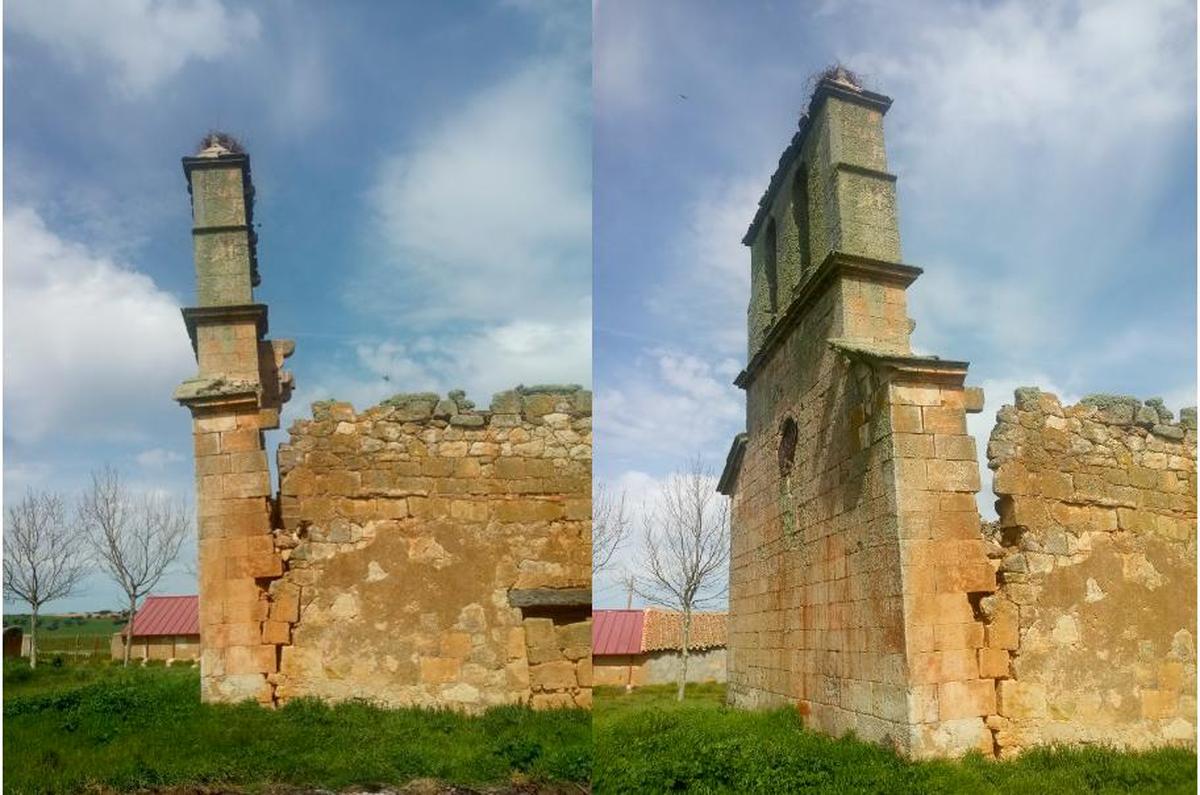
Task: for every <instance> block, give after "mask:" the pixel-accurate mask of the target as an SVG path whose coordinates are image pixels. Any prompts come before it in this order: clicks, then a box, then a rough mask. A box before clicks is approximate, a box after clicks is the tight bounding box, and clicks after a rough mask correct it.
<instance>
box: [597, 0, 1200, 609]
mask: <svg viewBox="0 0 1200 795" xmlns="http://www.w3.org/2000/svg"><path fill="white" fill-rule="evenodd" d="M1195 29H1196V20H1195V6H1194V4H1193V3H1190V2H1175V1H1174V0H1166V1H1161V2H1139V3H1127V2H1109V1H1106V0H1089V1H1088V2H1082V1H1078V2H1070V1H1064V0H1057V1H1055V2H1043V1H1042V0H1002V1H1001V2H988V3H981V2H958V3H956V2H919V1H917V2H904V3H892V2H858V1H855V0H846V1H844V2H791V3H787V2H758V3H754V2H744V3H722V2H696V1H689V2H655V3H645V2H638V1H637V0H603V1H602V2H600V3H599V4H598V7H597V11H596V15H595V21H594V54H593V58H594V74H595V77H594V95H595V143H594V146H595V174H596V177H595V193H594V221H593V223H594V256H595V259H594V273H595V283H594V297H593V300H594V306H595V332H594V333H595V360H594V366H595V390H596V400H595V405H596V412H597V417H596V445H597V446H596V463H595V471H596V477H597V479H598V480H604V481H606V482H608V483H611V484H615V487H616V488H623V489H625V490H626V491H627V493H628V494H629V495H630V501H631V503H632V504H633V505H635V506H636V505H639V504H641V503H642V501H643V500H647V499H650V498H652V496H653V494H654V492H655V490H656V489H657V488H658V486H659V484H661V482H662V481H663V479H664V478H666V477H667V476H668V475H669V474H670V473H671V472H672V471H674V470H675V469H677V468H678V467H680V466H681V465H682V464H683V463H684V460H685V459H686V458H687V457H688V456H690V455H695V454H699V455H701V456H702V457H703V458H704V459H705V460H706V461H707V462H708V463H709V465H710V466H711V467H712V468H713V469H714V470H715V471H719V469H720V467H721V466H722V465H723V463H724V456H725V453H726V451H727V450H728V447H729V442H730V440H731V438H732V436H733V435H734V434H735V433H737V432H738V431H739V430H741V429H742V427H743V407H744V403H743V398H742V394H741V393H740V391H739V390H737V389H736V388H735V387H733V386H732V385H731V382H732V380H733V378H734V376H735V375H736V374H737V372H738V371H739V370H740V368H741V366H742V365H743V363H744V360H745V310H746V298H747V294H748V286H749V269H748V266H749V257H748V254H747V252H746V250H745V249H744V247H742V246H741V245H740V242H739V241H740V239H741V237H742V234H743V233H744V232H745V229H746V227H747V225H748V224H749V222H750V219H751V217H752V216H753V212H754V209H755V205H756V202H757V199H758V197H759V196H760V195H761V193H762V190H763V188H764V187H765V185H766V183H767V180H768V178H769V177H770V174H771V172H772V171H773V170H774V168H775V164H776V162H777V159H778V157H779V154H780V152H781V151H782V149H783V147H784V146H785V145H786V144H787V142H788V140H789V138H790V136H791V135H792V133H793V131H794V130H795V125H796V120H797V117H798V116H799V114H800V111H801V109H802V108H803V107H804V105H805V104H806V99H807V93H808V89H809V87H810V83H809V79H810V76H811V75H812V74H814V73H815V72H817V71H819V70H820V69H822V68H823V67H825V66H827V65H829V64H830V63H832V62H834V61H836V60H840V61H842V62H844V63H845V64H846V65H847V66H849V67H850V68H852V69H854V70H856V71H857V72H859V73H860V74H861V75H863V76H864V78H865V81H866V83H867V86H868V87H869V88H872V89H874V90H878V91H880V92H882V93H885V94H888V95H889V96H891V97H893V99H894V100H895V104H894V105H893V107H892V110H891V111H890V113H889V114H888V116H887V119H886V134H887V142H888V155H889V163H890V166H891V169H892V170H893V171H894V172H896V173H897V174H898V175H899V182H898V191H899V202H900V204H899V208H900V209H899V212H900V225H901V235H902V247H903V252H904V259H905V261H906V262H909V263H911V264H914V265H918V266H920V267H923V268H924V269H925V274H924V275H923V276H922V277H921V278H920V279H919V280H918V281H917V282H916V284H915V285H914V286H913V287H912V288H910V290H909V296H910V307H909V308H910V314H911V315H912V316H913V317H914V318H915V320H916V322H917V327H916V332H915V334H914V337H913V342H914V345H915V346H916V347H917V348H918V349H920V350H921V351H922V352H926V353H933V354H937V355H941V356H944V357H947V358H961V359H967V360H969V361H970V362H971V370H970V379H969V382H970V383H973V384H975V385H979V386H983V387H984V388H985V390H986V394H987V400H988V403H987V408H986V411H985V412H984V414H982V415H975V416H973V417H972V418H971V430H972V432H973V433H974V434H975V436H976V438H977V440H978V442H979V447H980V451H981V453H982V451H983V449H984V447H985V446H986V438H987V435H988V433H989V432H990V430H991V426H992V424H993V422H994V418H995V412H996V410H997V409H998V408H999V407H1000V405H1002V404H1003V403H1005V402H1011V400H1012V390H1013V388H1014V387H1016V386H1019V385H1025V384H1028V385H1038V386H1041V387H1042V388H1044V389H1047V390H1050V391H1054V392H1056V393H1058V394H1059V395H1060V397H1062V398H1064V399H1066V400H1075V399H1078V398H1079V397H1082V396H1083V395H1085V394H1088V393H1091V392H1120V393H1128V394H1134V395H1138V396H1140V397H1143V398H1145V397H1151V396H1155V395H1160V396H1162V397H1164V398H1165V399H1166V402H1167V405H1168V406H1169V407H1170V408H1172V409H1173V410H1176V411H1177V410H1178V409H1179V408H1180V407H1181V406H1183V405H1194V404H1195V395H1196V369H1195V361H1196V331H1195V329H1196V227H1195V218H1196V183H1195V180H1196V101H1195V97H1196V85H1195V76H1196V60H1195V59H1196V45H1195ZM681 94H682V95H685V96H686V99H684V98H682V97H681V96H680V95H681ZM984 475H985V478H984V480H985V483H984V492H983V494H981V499H980V503H981V506H982V507H983V508H984V510H985V511H990V503H991V502H992V500H993V499H994V498H993V497H992V496H991V492H990V478H989V477H988V475H989V473H988V472H987V470H986V469H984ZM635 513H636V512H635ZM636 520H637V517H636V516H635V521H636ZM636 557H637V545H636V544H631V545H630V546H629V547H628V548H627V549H626V551H625V554H624V555H623V556H622V563H626V564H629V565H632V562H633V561H634V560H635V559H636ZM612 582H613V581H612V578H611V577H602V578H600V579H599V580H598V581H597V582H596V584H595V588H596V594H597V603H598V604H600V605H602V606H618V605H620V606H623V604H624V594H623V593H621V592H620V589H619V588H617V587H614V586H613V584H612Z"/></svg>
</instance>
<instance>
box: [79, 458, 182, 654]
mask: <svg viewBox="0 0 1200 795" xmlns="http://www.w3.org/2000/svg"><path fill="white" fill-rule="evenodd" d="M79 518H80V524H81V525H82V526H83V528H84V536H85V538H86V539H87V541H88V544H89V546H90V547H91V549H92V552H93V554H94V555H95V558H96V560H97V562H98V563H99V565H100V569H101V570H102V571H103V572H104V573H105V574H107V575H108V577H109V578H110V579H112V580H113V582H115V583H116V584H117V585H118V586H120V588H121V590H122V591H124V592H125V597H126V598H127V599H128V600H129V617H130V623H129V624H128V625H127V627H126V632H125V665H129V647H130V644H131V641H132V637H131V634H132V630H133V617H134V616H136V615H137V603H138V599H140V598H141V597H143V596H145V595H146V594H148V593H150V592H151V591H152V590H153V589H154V588H155V586H157V585H158V582H159V580H161V579H162V576H163V575H164V574H165V573H166V571H167V569H168V568H169V567H170V565H171V564H172V563H173V562H174V561H175V559H176V557H178V555H179V547H180V546H181V545H182V544H183V541H184V539H185V538H186V537H187V535H188V532H189V531H190V529H191V515H190V513H189V511H188V510H187V508H186V506H185V505H184V503H183V502H182V501H181V500H173V499H170V498H168V497H165V496H163V495H160V494H141V495H136V494H133V493H132V492H130V490H129V488H128V487H127V486H126V485H125V483H124V482H123V481H122V480H121V476H120V474H119V473H118V472H117V471H116V470H115V469H113V468H112V467H111V466H105V467H104V468H103V469H101V470H100V471H98V472H94V473H92V486H91V488H90V489H89V490H88V491H87V492H85V493H84V495H83V498H82V499H81V500H80V503H79Z"/></svg>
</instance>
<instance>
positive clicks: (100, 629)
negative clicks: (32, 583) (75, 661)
mask: <svg viewBox="0 0 1200 795" xmlns="http://www.w3.org/2000/svg"><path fill="white" fill-rule="evenodd" d="M14 624H15V625H17V626H19V627H22V628H23V629H24V630H25V634H26V636H28V634H29V614H28V613H9V614H6V615H5V616H4V626H6V627H7V626H12V625H14ZM123 626H125V620H124V619H123V618H121V617H120V616H118V615H115V614H114V615H112V616H110V617H104V616H99V617H95V616H93V617H90V618H86V617H83V616H62V615H41V616H38V659H39V660H49V659H50V658H52V657H53V656H54V655H62V656H64V657H69V658H78V657H108V656H109V655H110V654H111V653H112V652H111V648H110V646H109V644H110V642H111V638H112V636H113V633H114V632H119V631H120V629H121V628H122V627H123Z"/></svg>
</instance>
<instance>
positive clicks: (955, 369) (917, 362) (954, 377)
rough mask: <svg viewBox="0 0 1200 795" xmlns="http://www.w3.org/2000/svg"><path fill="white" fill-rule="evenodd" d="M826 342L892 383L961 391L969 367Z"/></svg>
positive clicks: (850, 343) (876, 347)
mask: <svg viewBox="0 0 1200 795" xmlns="http://www.w3.org/2000/svg"><path fill="white" fill-rule="evenodd" d="M828 342H829V347H830V348H833V349H834V350H836V351H838V352H840V353H842V354H844V355H845V356H847V357H848V358H850V359H854V360H855V361H861V362H865V363H866V364H868V365H870V366H871V367H872V368H874V369H876V370H882V371H884V372H886V373H887V374H888V376H889V380H891V381H892V382H894V383H906V384H912V383H919V384H937V385H939V386H959V387H961V386H962V385H963V382H964V380H965V379H966V377H967V368H968V367H969V366H970V364H969V363H968V362H961V361H955V360H952V359H941V358H939V357H937V356H916V355H913V354H910V353H901V352H898V351H896V350H893V349H889V348H886V347H884V346H880V345H874V344H871V343H869V342H860V341H858V340H847V339H831V340H829V341H828Z"/></svg>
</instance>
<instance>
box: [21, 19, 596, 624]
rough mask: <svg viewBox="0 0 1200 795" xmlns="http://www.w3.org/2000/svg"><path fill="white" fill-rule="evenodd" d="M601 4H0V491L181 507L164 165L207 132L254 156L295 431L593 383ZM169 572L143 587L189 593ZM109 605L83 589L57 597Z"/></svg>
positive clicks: (271, 297)
mask: <svg viewBox="0 0 1200 795" xmlns="http://www.w3.org/2000/svg"><path fill="white" fill-rule="evenodd" d="M590 17H591V14H590V7H589V6H588V4H587V3H586V2H585V1H584V0H580V1H579V2H573V3H572V2H553V3H550V2H546V3H542V2H538V1H537V0H497V1H496V2H465V1H463V2H455V3H424V2H404V3H375V2H345V3H336V4H334V3H324V2H289V1H288V0H274V1H272V2H255V3H251V2H237V1H236V0H181V1H180V2H162V1H161V0H105V2H104V3H96V2H94V1H93V0H55V1H54V2H44V0H12V2H6V3H5V4H4V100H5V105H4V111H5V113H4V121H5V126H4V166H5V174H4V176H5V181H4V230H3V231H4V332H5V333H4V493H5V497H6V498H7V499H9V500H12V499H15V498H19V496H20V495H21V494H22V492H24V490H25V489H26V488H27V487H32V488H37V489H51V490H58V491H61V492H64V493H65V494H67V495H68V496H73V495H74V494H75V493H76V492H77V491H78V490H79V489H80V488H81V487H82V486H83V485H84V484H85V483H86V482H87V479H88V473H89V471H90V470H92V469H94V468H95V467H97V466H98V465H100V464H102V463H104V462H109V463H112V464H114V465H116V466H117V467H119V468H120V469H121V470H122V471H123V472H124V473H125V475H126V476H127V478H128V479H129V480H130V481H131V482H132V483H133V484H135V486H136V487H138V488H144V489H163V490H166V491H169V492H173V493H178V494H180V495H187V496H190V494H191V489H192V480H191V479H192V460H191V437H190V422H189V419H188V415H187V412H186V410H184V409H182V408H181V407H179V406H178V405H176V404H175V403H173V402H172V401H171V398H170V396H171V392H172V390H173V388H174V387H175V386H176V385H177V384H178V383H179V382H180V381H181V380H183V379H184V378H185V377H187V376H189V375H191V374H192V373H194V371H195V362H194V360H193V358H192V353H191V349H190V347H189V345H188V341H187V334H186V332H185V330H184V326H183V322H182V320H181V318H180V315H179V307H180V306H184V305H189V304H191V303H193V299H194V284H193V266H192V259H191V235H190V213H189V206H188V197H187V190H186V182H185V180H184V176H183V172H182V170H181V168H180V162H179V158H180V157H181V156H183V155H185V154H189V153H190V152H191V151H192V150H193V149H194V147H195V145H196V143H197V142H198V140H199V139H200V137H201V136H202V135H203V134H204V133H205V132H207V131H208V130H209V129H212V128H220V129H224V130H227V131H229V132H232V133H234V134H235V135H237V136H238V137H239V138H240V139H241V140H242V142H243V143H244V144H245V145H246V147H247V149H248V151H249V152H250V154H251V157H252V161H253V169H254V181H255V185H256V187H257V190H258V192H257V207H256V213H255V219H256V221H257V222H259V223H261V228H260V229H259V235H260V240H261V242H260V245H259V260H260V269H261V272H262V277H263V283H262V286H261V287H260V288H259V289H258V290H257V294H256V298H257V299H258V300H260V301H264V302H266V303H268V304H269V305H270V307H271V329H270V333H271V336H273V337H277V338H294V339H295V340H296V343H297V345H296V354H295V356H293V357H292V359H290V360H289V364H290V367H291V369H292V370H293V371H294V372H295V373H296V379H297V391H296V394H295V395H294V396H293V398H292V402H291V404H290V408H289V412H288V414H287V415H285V427H286V424H287V422H289V421H290V420H291V419H293V418H295V417H296V416H299V415H302V414H306V413H307V412H308V406H309V404H310V403H311V402H312V401H314V400H318V399H323V398H328V397H337V398H340V399H343V400H351V401H353V402H354V403H355V405H356V406H358V407H360V408H363V407H365V406H368V405H371V404H373V403H374V402H376V401H378V400H379V399H381V398H383V397H386V396H387V395H388V394H390V393H393V392H396V391H413V390H425V389H436V390H442V391H445V390H449V389H452V388H455V387H462V388H465V389H466V390H467V392H468V395H469V396H471V397H472V398H473V399H475V400H476V401H477V402H478V403H480V404H486V403H487V402H488V400H489V399H490V396H491V394H492V393H493V392H495V391H498V390H501V389H506V388H510V387H512V386H515V385H516V384H518V383H527V384H528V383H536V382H546V381H552V382H578V383H583V384H590V381H591V256H590V252H591V222H592V213H591V193H592V190H591V189H592V184H591V183H592V151H591V146H592V138H591V123H592V115H591V114H592V108H591V94H590V75H591V71H590V69H591V61H590V56H591V51H590V46H589V44H590V34H591V30H590V26H591V19H590ZM385 378H386V379H387V380H385ZM271 436H272V437H273V438H272V442H277V441H278V440H279V438H280V437H281V436H282V433H279V432H277V433H274V434H271ZM192 550H194V547H192V548H191V549H189V550H187V551H186V554H188V555H191V554H194V552H193V551H192ZM185 569H186V566H185V565H181V566H180V567H179V570H178V571H177V572H175V573H173V575H172V576H171V577H170V578H169V580H168V581H167V582H165V583H164V584H163V586H162V588H160V591H161V592H176V593H179V592H193V591H194V588H195V583H194V577H192V576H191V575H189V574H188V573H187V572H186V570H185ZM116 604H117V596H116V592H115V591H114V589H113V588H112V586H110V585H106V584H105V583H104V582H103V581H102V580H99V579H94V580H92V581H91V582H89V583H88V587H87V588H86V590H85V591H84V592H83V593H82V594H81V595H80V596H79V597H77V598H75V599H70V600H64V601H62V602H59V603H57V604H55V605H54V606H53V608H54V609H87V608H101V607H112V606H115V605H116ZM8 607H11V606H10V605H8V603H6V608H8Z"/></svg>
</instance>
